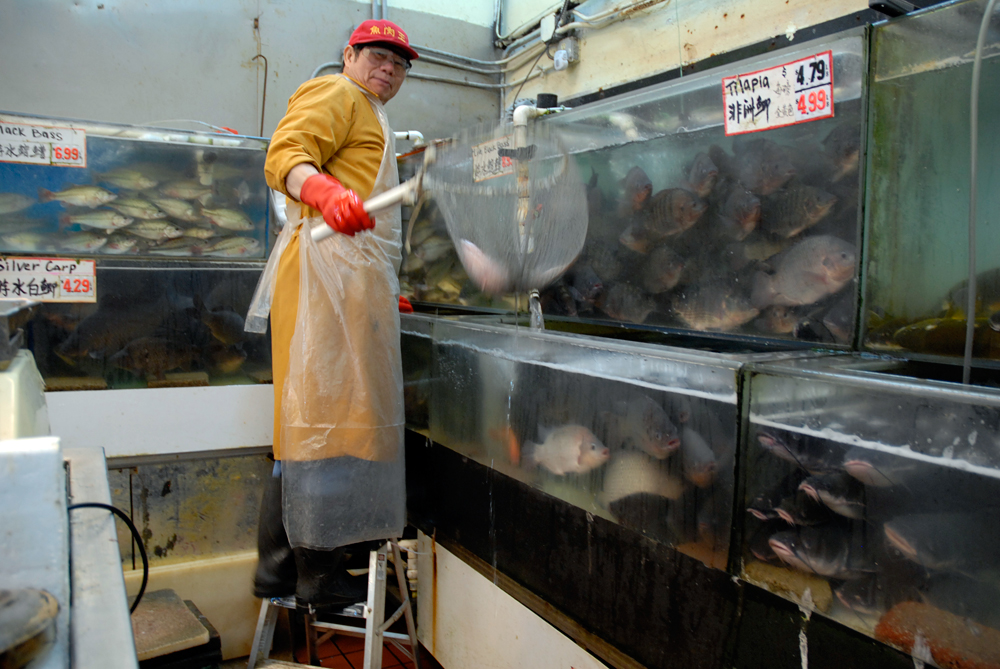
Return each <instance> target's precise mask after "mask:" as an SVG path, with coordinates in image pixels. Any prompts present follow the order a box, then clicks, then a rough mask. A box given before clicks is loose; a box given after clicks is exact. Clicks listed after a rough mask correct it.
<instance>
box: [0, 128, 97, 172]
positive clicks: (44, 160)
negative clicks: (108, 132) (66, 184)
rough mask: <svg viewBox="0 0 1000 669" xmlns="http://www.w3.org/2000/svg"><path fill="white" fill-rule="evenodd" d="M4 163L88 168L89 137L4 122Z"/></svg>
mask: <svg viewBox="0 0 1000 669" xmlns="http://www.w3.org/2000/svg"><path fill="white" fill-rule="evenodd" d="M0 162H4V163H27V164H29V165H58V166H60V167H86V166H87V133H86V132H84V131H83V130H79V129H76V128H66V127H58V128H57V127H52V126H45V125H32V124H28V123H8V122H6V121H0Z"/></svg>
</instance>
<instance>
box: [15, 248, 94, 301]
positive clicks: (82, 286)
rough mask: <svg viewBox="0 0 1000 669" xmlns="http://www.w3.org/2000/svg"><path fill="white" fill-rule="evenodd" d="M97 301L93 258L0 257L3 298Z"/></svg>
mask: <svg viewBox="0 0 1000 669" xmlns="http://www.w3.org/2000/svg"><path fill="white" fill-rule="evenodd" d="M10 298H15V299H16V298H23V299H29V300H37V301H39V302H97V276H96V273H95V265H94V261H93V260H70V259H69V258H15V257H13V256H7V257H0V299H10Z"/></svg>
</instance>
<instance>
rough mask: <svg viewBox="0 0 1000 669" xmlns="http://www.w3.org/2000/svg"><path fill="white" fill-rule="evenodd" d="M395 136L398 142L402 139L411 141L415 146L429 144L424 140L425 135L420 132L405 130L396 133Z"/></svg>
mask: <svg viewBox="0 0 1000 669" xmlns="http://www.w3.org/2000/svg"><path fill="white" fill-rule="evenodd" d="M395 135H396V139H397V140H400V139H405V140H409V141H411V142H413V145H414V146H423V145H424V144H426V143H427V140H425V139H424V135H423V133H422V132H420V131H419V130H404V131H401V132H397V133H395Z"/></svg>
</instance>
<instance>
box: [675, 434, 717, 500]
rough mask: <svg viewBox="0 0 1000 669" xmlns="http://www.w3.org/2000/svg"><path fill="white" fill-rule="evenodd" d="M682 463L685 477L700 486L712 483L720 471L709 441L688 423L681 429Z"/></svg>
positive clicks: (704, 486)
mask: <svg viewBox="0 0 1000 669" xmlns="http://www.w3.org/2000/svg"><path fill="white" fill-rule="evenodd" d="M681 465H682V469H683V471H684V478H685V479H687V480H688V481H690V482H691V483H693V484H694V485H696V486H697V487H699V488H707V487H708V486H710V485H712V482H713V481H715V477H716V476H717V475H718V471H719V467H718V463H717V462H716V460H715V453H714V452H713V451H712V449H711V447H710V446H709V445H708V442H707V441H705V438H704V437H702V436H701V434H700V433H698V432H697V431H695V430H693V429H691V428H690V427H689V426H687V425H685V426H684V428H683V429H682V431H681Z"/></svg>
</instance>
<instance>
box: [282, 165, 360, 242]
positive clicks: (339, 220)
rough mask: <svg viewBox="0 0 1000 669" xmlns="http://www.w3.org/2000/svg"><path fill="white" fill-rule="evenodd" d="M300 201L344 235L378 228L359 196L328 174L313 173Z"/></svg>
mask: <svg viewBox="0 0 1000 669" xmlns="http://www.w3.org/2000/svg"><path fill="white" fill-rule="evenodd" d="M299 200H300V201H301V202H302V203H303V204H307V205H309V206H310V207H312V208H313V209H318V210H319V211H320V212H322V213H323V220H324V221H326V224H327V225H329V226H330V227H331V228H333V229H334V230H336V231H337V232H341V233H343V234H345V235H354V234H355V233H358V232H361V231H362V230H370V229H371V228H374V227H375V221H373V220H372V218H371V216H369V215H368V213H367V212H366V211H365V208H364V205H363V204H362V202H361V198H359V197H358V194H357V193H355V192H354V191H353V190H348V189H346V188H344V185H343V184H342V183H340V182H339V181H337V180H336V179H334V178H333V177H331V176H330V175H329V174H314V175H312V176H311V177H309V178H308V179H306V180H305V182H304V183H303V184H302V191H301V193H300V195H299Z"/></svg>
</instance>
